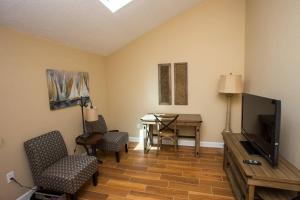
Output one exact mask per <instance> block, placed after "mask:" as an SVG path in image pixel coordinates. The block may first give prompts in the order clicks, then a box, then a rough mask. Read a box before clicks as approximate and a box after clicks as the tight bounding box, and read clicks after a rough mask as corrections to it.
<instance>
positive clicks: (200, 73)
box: [106, 0, 245, 142]
mask: <svg viewBox="0 0 300 200" xmlns="http://www.w3.org/2000/svg"><path fill="white" fill-rule="evenodd" d="M244 6H245V2H244V1H243V0H205V1H203V2H202V3H200V4H199V5H198V6H196V7H194V8H192V9H191V10H189V11H187V12H186V13H184V14H182V15H179V16H177V17H175V18H173V19H171V20H170V21H168V22H167V23H165V24H163V25H161V26H160V27H158V28H156V29H154V30H152V31H151V32H149V33H146V34H145V35H143V36H142V37H140V38H139V39H137V40H136V41H134V42H132V43H130V44H129V45H128V46H126V47H124V48H123V49H121V50H119V51H118V52H116V53H114V54H113V55H111V56H109V57H108V58H107V60H106V61H107V80H108V86H109V90H108V102H109V111H110V112H109V114H110V115H109V116H108V117H109V122H110V125H111V126H113V127H112V128H118V129H121V130H126V131H129V132H130V134H131V136H137V135H138V129H137V124H138V123H139V119H140V117H141V116H143V115H144V114H145V113H148V112H174V113H200V114H201V115H202V117H203V120H204V122H203V126H202V128H201V140H202V141H212V142H216V141H222V139H221V131H222V130H223V128H224V125H225V112H226V99H225V97H224V96H222V95H218V92H217V85H218V80H219V76H220V75H221V74H228V73H230V72H232V73H234V74H243V69H244V40H245V39H244V25H245V24H244V20H245V18H244V14H245V7H244ZM169 62H171V63H174V62H188V64H189V66H188V70H189V72H188V81H189V83H188V85H189V105H188V106H174V105H172V106H159V105H158V85H157V82H158V76H157V74H158V69H157V68H158V67H157V65H158V64H159V63H169ZM232 117H233V118H232V127H233V130H234V131H240V99H239V98H238V97H235V98H234V101H233V113H232Z"/></svg>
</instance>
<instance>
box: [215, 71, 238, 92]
mask: <svg viewBox="0 0 300 200" xmlns="http://www.w3.org/2000/svg"><path fill="white" fill-rule="evenodd" d="M242 92H243V81H242V75H232V74H229V75H221V78H220V82H219V93H225V94H239V93H242Z"/></svg>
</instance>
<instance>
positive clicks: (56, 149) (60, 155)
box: [24, 131, 98, 199]
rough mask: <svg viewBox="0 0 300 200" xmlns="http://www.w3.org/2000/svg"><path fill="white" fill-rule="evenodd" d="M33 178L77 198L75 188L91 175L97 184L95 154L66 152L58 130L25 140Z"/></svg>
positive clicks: (54, 189) (39, 184)
mask: <svg viewBox="0 0 300 200" xmlns="http://www.w3.org/2000/svg"><path fill="white" fill-rule="evenodd" d="M24 147H25V151H26V154H27V157H28V160H29V164H30V168H31V172H32V176H33V180H34V183H35V185H36V186H38V187H40V188H42V189H46V190H52V191H57V192H64V193H67V194H70V195H71V199H76V192H77V190H78V189H79V188H80V187H81V186H82V185H83V184H84V183H85V182H86V181H87V180H89V179H90V178H91V177H92V176H93V183H94V185H97V176H98V162H97V159H96V157H93V156H87V155H68V152H67V148H66V145H65V142H64V140H63V138H62V135H61V133H60V132H59V131H53V132H50V133H46V134H43V135H41V136H38V137H36V138H33V139H31V140H28V141H26V142H25V143H24Z"/></svg>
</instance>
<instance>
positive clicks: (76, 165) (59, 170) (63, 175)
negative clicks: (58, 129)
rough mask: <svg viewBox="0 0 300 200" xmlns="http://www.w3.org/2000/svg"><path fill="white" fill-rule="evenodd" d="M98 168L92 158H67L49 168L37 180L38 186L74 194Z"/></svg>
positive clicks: (76, 156) (96, 162) (94, 159)
mask: <svg viewBox="0 0 300 200" xmlns="http://www.w3.org/2000/svg"><path fill="white" fill-rule="evenodd" d="M97 168H98V161H97V159H96V158H95V157H92V156H82V155H72V156H67V157H64V158H62V159H60V160H59V161H57V162H56V163H54V164H53V165H51V166H50V167H49V168H47V169H46V170H45V171H44V172H43V173H42V174H41V176H40V177H39V178H38V185H40V186H42V187H44V188H47V189H50V190H54V191H64V192H66V193H69V194H73V193H75V192H76V191H77V190H78V189H79V188H80V187H81V186H82V185H83V184H84V183H85V182H86V181H87V179H89V178H90V177H91V176H92V175H93V174H94V173H95V172H96V171H97Z"/></svg>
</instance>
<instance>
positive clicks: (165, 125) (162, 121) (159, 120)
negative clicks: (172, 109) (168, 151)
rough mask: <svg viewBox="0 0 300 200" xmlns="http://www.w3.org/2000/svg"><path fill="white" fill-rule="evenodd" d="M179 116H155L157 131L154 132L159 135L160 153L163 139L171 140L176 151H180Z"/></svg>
mask: <svg viewBox="0 0 300 200" xmlns="http://www.w3.org/2000/svg"><path fill="white" fill-rule="evenodd" d="M178 116H179V115H175V114H154V117H155V119H156V120H155V123H156V130H154V131H155V132H156V134H157V150H158V151H160V149H161V146H162V140H163V139H168V140H171V142H172V143H173V144H174V147H175V150H178V130H177V127H176V124H177V118H178ZM158 151H157V152H158Z"/></svg>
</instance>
